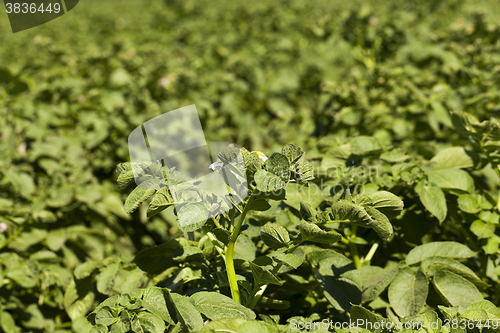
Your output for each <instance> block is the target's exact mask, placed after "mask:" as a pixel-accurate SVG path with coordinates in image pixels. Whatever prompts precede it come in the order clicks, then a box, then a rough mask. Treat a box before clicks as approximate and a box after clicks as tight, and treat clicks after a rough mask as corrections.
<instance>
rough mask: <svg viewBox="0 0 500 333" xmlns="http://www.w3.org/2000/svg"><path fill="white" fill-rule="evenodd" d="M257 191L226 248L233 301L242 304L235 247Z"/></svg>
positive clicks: (247, 205)
mask: <svg viewBox="0 0 500 333" xmlns="http://www.w3.org/2000/svg"><path fill="white" fill-rule="evenodd" d="M254 194H255V190H254V191H252V194H251V195H250V199H248V202H247V204H246V205H245V209H243V212H242V213H241V216H240V219H239V220H238V223H237V224H236V226H235V227H234V230H233V233H232V234H231V239H230V240H229V243H228V244H227V248H226V271H227V280H228V281H229V288H230V289H231V296H232V297H233V300H235V301H236V302H238V303H241V299H240V291H239V289H238V281H237V280H236V270H235V269H234V260H233V256H234V245H235V244H236V240H237V239H238V236H239V235H240V230H241V226H242V225H243V221H244V220H245V217H246V215H247V213H248V211H249V210H250V205H251V203H252V202H253V201H254V199H255V196H254Z"/></svg>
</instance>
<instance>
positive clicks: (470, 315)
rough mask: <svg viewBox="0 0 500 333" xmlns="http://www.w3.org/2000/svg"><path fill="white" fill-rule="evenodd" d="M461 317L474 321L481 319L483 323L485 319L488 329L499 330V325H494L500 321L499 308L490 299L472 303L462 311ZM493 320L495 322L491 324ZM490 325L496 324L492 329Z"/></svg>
mask: <svg viewBox="0 0 500 333" xmlns="http://www.w3.org/2000/svg"><path fill="white" fill-rule="evenodd" d="M461 318H465V319H469V320H473V321H475V322H479V321H481V322H482V324H483V325H484V324H485V321H487V320H489V321H490V327H491V328H490V329H492V331H493V332H497V333H498V332H500V325H496V324H499V323H500V310H499V309H498V308H497V307H496V306H495V305H494V304H493V303H491V302H490V301H487V300H483V301H479V302H477V303H474V304H472V305H471V306H469V307H468V308H467V310H465V312H464V313H462V315H461ZM495 321H496V324H495V325H492V323H495ZM492 326H497V328H496V329H494V328H493V327H492Z"/></svg>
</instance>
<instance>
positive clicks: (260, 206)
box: [249, 199, 271, 212]
mask: <svg viewBox="0 0 500 333" xmlns="http://www.w3.org/2000/svg"><path fill="white" fill-rule="evenodd" d="M269 208H271V205H270V204H269V203H268V202H267V201H266V200H264V199H257V200H254V201H252V202H251V203H250V208H249V209H250V210H256V211H259V212H263V211H266V210H268V209H269Z"/></svg>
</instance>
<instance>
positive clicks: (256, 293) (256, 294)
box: [246, 241, 303, 309]
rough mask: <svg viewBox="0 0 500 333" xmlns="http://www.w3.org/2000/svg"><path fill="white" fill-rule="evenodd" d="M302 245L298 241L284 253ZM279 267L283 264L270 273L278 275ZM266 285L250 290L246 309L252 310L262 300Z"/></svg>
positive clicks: (281, 264)
mask: <svg viewBox="0 0 500 333" xmlns="http://www.w3.org/2000/svg"><path fill="white" fill-rule="evenodd" d="M302 243H303V241H300V242H299V243H297V244H295V245H293V246H291V247H290V248H289V249H288V250H287V251H286V252H285V253H293V252H294V251H295V250H296V249H297V248H298V247H299V245H300V244H302ZM281 266H283V262H280V263H278V264H277V265H276V266H274V268H273V270H272V271H271V273H272V274H273V275H276V274H278V272H279V270H280V268H281ZM268 285H269V284H264V285H262V286H260V287H258V286H255V288H254V289H253V290H252V295H251V296H250V298H249V299H248V300H247V303H246V307H247V308H249V309H253V308H254V307H255V306H256V305H257V303H259V301H260V299H261V298H262V295H264V292H265V291H266V289H267V286H268ZM257 287H258V288H257Z"/></svg>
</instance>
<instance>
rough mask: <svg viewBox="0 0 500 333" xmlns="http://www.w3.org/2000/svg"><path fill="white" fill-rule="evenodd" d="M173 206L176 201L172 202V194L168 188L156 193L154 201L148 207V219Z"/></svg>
mask: <svg viewBox="0 0 500 333" xmlns="http://www.w3.org/2000/svg"><path fill="white" fill-rule="evenodd" d="M173 204H174V201H173V200H172V196H171V195H170V193H169V192H168V190H167V189H166V188H162V189H160V190H158V191H156V193H155V195H154V196H153V199H152V200H151V202H150V204H149V206H148V211H147V214H148V217H151V216H154V215H156V214H158V213H160V212H161V211H162V210H165V209H166V208H168V207H170V206H171V205H173Z"/></svg>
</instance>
